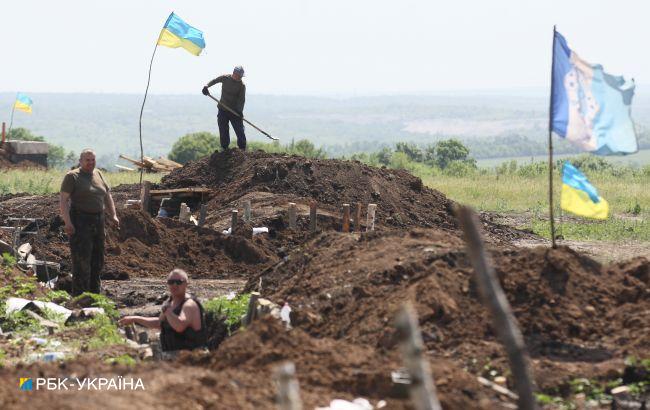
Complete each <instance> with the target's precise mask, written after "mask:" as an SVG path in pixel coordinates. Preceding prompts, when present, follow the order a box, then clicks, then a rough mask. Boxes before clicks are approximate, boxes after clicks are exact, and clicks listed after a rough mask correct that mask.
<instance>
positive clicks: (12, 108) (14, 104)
mask: <svg viewBox="0 0 650 410" xmlns="http://www.w3.org/2000/svg"><path fill="white" fill-rule="evenodd" d="M16 100H18V94H16V99H15V100H14V102H13V104H11V119H10V120H9V131H7V139H9V135H11V127H13V125H14V112H15V111H16Z"/></svg>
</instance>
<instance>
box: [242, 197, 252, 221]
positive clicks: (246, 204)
mask: <svg viewBox="0 0 650 410" xmlns="http://www.w3.org/2000/svg"><path fill="white" fill-rule="evenodd" d="M244 221H246V222H250V221H251V201H250V200H246V201H244Z"/></svg>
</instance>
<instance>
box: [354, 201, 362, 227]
mask: <svg viewBox="0 0 650 410" xmlns="http://www.w3.org/2000/svg"><path fill="white" fill-rule="evenodd" d="M352 219H353V220H354V230H355V231H357V232H361V202H357V205H356V209H355V210H354V217H353V218H352Z"/></svg>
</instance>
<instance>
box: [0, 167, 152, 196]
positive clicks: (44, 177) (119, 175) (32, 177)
mask: <svg viewBox="0 0 650 410" xmlns="http://www.w3.org/2000/svg"><path fill="white" fill-rule="evenodd" d="M65 173H66V171H64V170H57V169H50V170H34V169H10V170H3V171H0V195H2V194H16V193H22V192H24V193H28V194H32V195H46V194H52V193H56V192H59V189H60V188H61V181H63V176H64V175H65ZM104 176H105V177H106V180H107V181H108V183H109V184H110V185H111V186H118V185H121V184H136V183H139V182H140V173H139V172H106V173H104ZM161 178H162V174H146V173H145V174H144V175H143V179H144V180H146V181H151V182H154V183H158V182H160V179H161Z"/></svg>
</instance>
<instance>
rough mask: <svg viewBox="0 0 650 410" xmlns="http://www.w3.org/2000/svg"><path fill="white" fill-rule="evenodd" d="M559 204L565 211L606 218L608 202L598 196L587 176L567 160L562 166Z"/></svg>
mask: <svg viewBox="0 0 650 410" xmlns="http://www.w3.org/2000/svg"><path fill="white" fill-rule="evenodd" d="M560 206H561V207H562V209H564V210H565V211H568V212H571V213H574V214H576V215H579V216H584V217H586V218H594V219H607V215H608V214H609V204H608V203H607V201H605V200H604V199H603V198H602V197H600V196H598V191H597V190H596V188H595V187H594V186H593V185H591V184H590V183H589V181H588V180H587V177H586V176H585V175H584V174H583V173H582V172H580V170H579V169H578V168H576V167H574V166H573V165H571V164H570V163H569V162H565V163H564V168H562V199H561V200H560Z"/></svg>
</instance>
